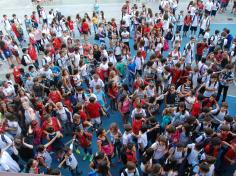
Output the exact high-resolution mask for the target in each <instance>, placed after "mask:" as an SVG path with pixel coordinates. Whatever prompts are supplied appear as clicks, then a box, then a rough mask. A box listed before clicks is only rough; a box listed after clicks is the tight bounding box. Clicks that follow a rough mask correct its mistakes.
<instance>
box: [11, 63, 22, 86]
mask: <svg viewBox="0 0 236 176" xmlns="http://www.w3.org/2000/svg"><path fill="white" fill-rule="evenodd" d="M20 69H21V67H20V66H16V67H14V69H13V76H14V80H15V82H16V83H17V84H19V83H20V82H21V79H20V75H21V74H20Z"/></svg>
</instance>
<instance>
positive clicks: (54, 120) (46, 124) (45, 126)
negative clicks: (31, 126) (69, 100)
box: [42, 117, 60, 131]
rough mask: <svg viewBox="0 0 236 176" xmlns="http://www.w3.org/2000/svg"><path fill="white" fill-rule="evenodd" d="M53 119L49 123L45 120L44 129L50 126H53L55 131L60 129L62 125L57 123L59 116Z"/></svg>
mask: <svg viewBox="0 0 236 176" xmlns="http://www.w3.org/2000/svg"><path fill="white" fill-rule="evenodd" d="M51 119H52V124H48V122H47V121H44V122H43V125H42V130H45V129H47V128H48V127H53V129H54V131H60V126H59V124H58V123H57V118H56V117H52V118H51Z"/></svg>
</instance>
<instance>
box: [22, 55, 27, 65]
mask: <svg viewBox="0 0 236 176" xmlns="http://www.w3.org/2000/svg"><path fill="white" fill-rule="evenodd" d="M25 57H27V56H26V55H25V54H24V55H23V56H22V58H21V64H22V65H23V66H27V63H26V62H25Z"/></svg>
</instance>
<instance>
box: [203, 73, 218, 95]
mask: <svg viewBox="0 0 236 176" xmlns="http://www.w3.org/2000/svg"><path fill="white" fill-rule="evenodd" d="M204 86H205V92H204V94H203V95H204V96H205V97H208V98H209V97H210V96H211V95H213V94H216V93H217V91H218V86H219V83H218V81H217V78H216V77H213V76H212V77H211V78H210V80H209V81H207V82H206V83H205V84H204Z"/></svg>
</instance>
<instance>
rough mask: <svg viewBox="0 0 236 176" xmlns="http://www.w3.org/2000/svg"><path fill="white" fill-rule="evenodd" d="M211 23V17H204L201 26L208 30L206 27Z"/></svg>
mask: <svg viewBox="0 0 236 176" xmlns="http://www.w3.org/2000/svg"><path fill="white" fill-rule="evenodd" d="M209 23H210V19H209V17H207V18H203V19H202V22H201V26H200V28H201V29H203V30H206V28H207V27H208V25H209Z"/></svg>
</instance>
